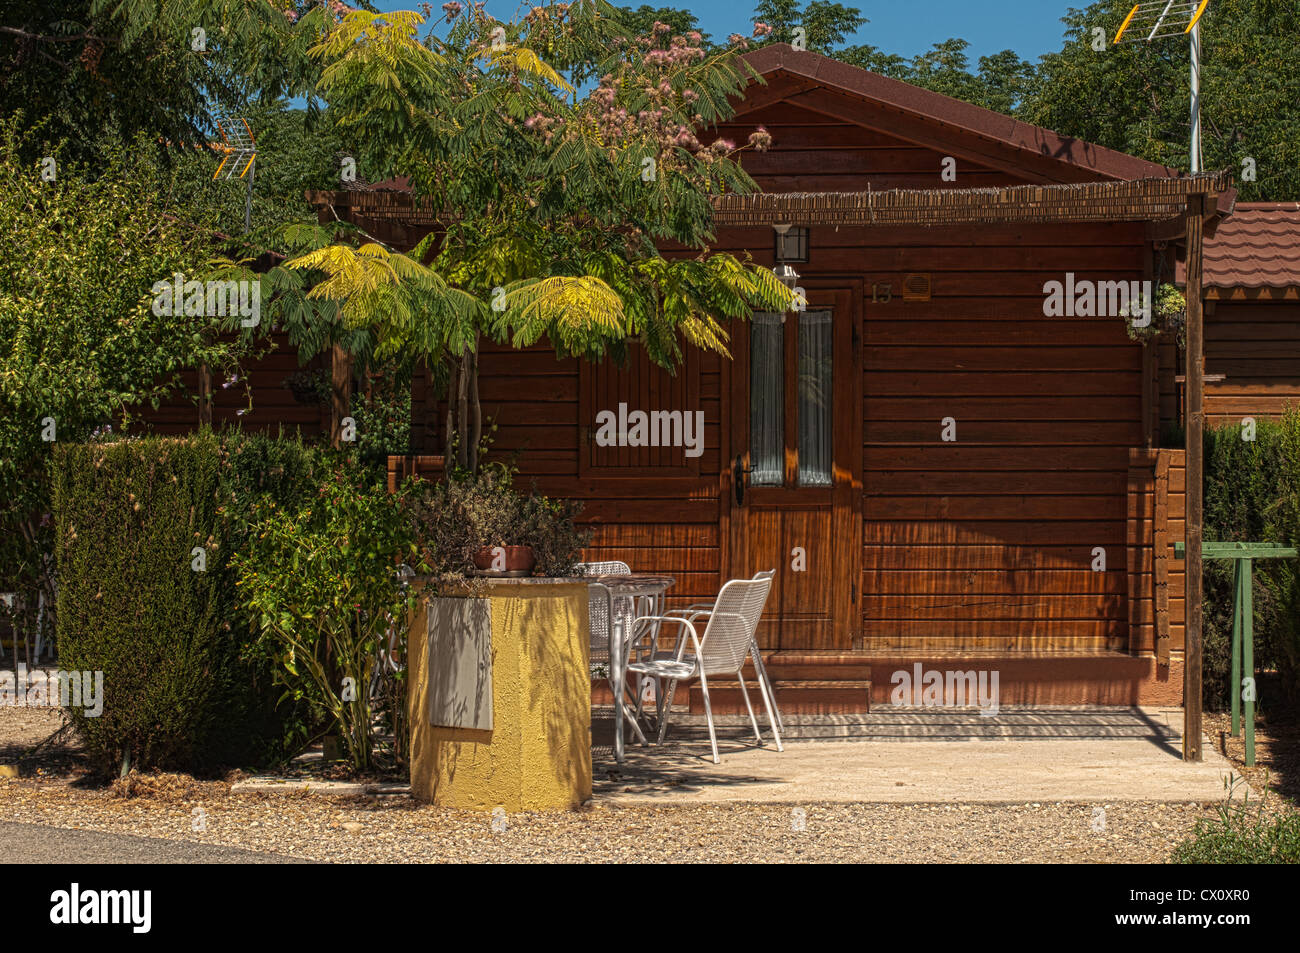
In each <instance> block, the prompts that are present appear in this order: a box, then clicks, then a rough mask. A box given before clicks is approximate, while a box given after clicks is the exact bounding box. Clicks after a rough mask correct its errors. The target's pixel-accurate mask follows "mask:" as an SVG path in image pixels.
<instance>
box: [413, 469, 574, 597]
mask: <svg viewBox="0 0 1300 953" xmlns="http://www.w3.org/2000/svg"><path fill="white" fill-rule="evenodd" d="M512 478H513V473H512V471H511V470H510V468H509V467H507V466H506V465H504V464H489V465H487V466H485V467H483V468H482V469H481V470H480V472H479V473H478V475H477V476H475V477H472V478H469V479H463V480H451V481H449V482H447V483H440V484H432V485H429V486H428V487H427V489H426V491H425V493H424V495H423V497H422V498H421V499H420V500H419V501H417V503H416V504H415V506H414V509H413V517H414V521H415V532H416V535H417V538H419V539H420V540H421V541H422V544H423V550H424V552H423V559H424V564H425V566H426V567H427V568H428V570H429V572H430V573H431V575H434V576H454V577H463V576H466V575H471V574H474V575H478V574H493V575H495V574H509V575H530V574H532V573H533V572H534V571H536V572H540V573H541V574H542V575H545V576H566V575H571V574H572V572H573V567H574V564H575V563H577V562H578V560H579V558H580V555H579V554H580V552H581V550H582V547H583V546H584V545H585V544H586V541H587V539H588V537H589V535H590V534H589V533H586V532H585V531H583V530H580V529H578V528H577V527H576V526H575V525H574V522H573V517H574V516H575V515H576V513H577V512H578V507H577V505H576V504H573V503H570V502H567V501H559V500H550V499H548V498H546V497H544V496H538V495H531V496H527V497H522V496H520V495H519V493H517V492H516V491H515V489H514V486H513V480H512Z"/></svg>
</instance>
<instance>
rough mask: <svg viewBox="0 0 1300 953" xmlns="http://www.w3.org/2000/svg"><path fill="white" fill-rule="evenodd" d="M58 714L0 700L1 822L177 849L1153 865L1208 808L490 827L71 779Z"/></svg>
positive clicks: (732, 810) (428, 812) (957, 807)
mask: <svg viewBox="0 0 1300 953" xmlns="http://www.w3.org/2000/svg"><path fill="white" fill-rule="evenodd" d="M60 723H61V718H60V716H59V714H58V713H57V712H54V711H50V710H48V709H47V710H40V709H22V708H0V764H2V763H6V762H8V763H14V762H15V761H21V763H22V767H23V771H22V774H23V776H22V777H21V778H17V779H3V778H0V821H3V822H10V823H14V824H35V825H43V826H45V827H54V828H62V829H66V830H72V831H83V832H100V833H104V834H118V835H136V836H142V837H151V838H163V839H165V840H167V841H171V842H174V843H175V844H176V845H177V847H178V849H180V850H184V849H185V848H187V847H189V848H193V847H197V846H198V845H215V846H221V847H227V848H237V849H241V850H247V851H256V852H259V853H263V854H275V855H282V856H284V857H292V858H298V859H303V860H318V861H329V862H349V863H351V862H362V863H367V862H369V863H394V862H403V863H409V862H466V861H469V862H473V861H501V862H554V861H579V862H583V861H587V862H602V861H604V862H611V861H614V862H629V861H648V862H658V863H663V862H672V861H697V862H698V861H703V862H764V861H773V862H816V861H863V862H903V863H954V862H994V863H997V862H1015V863H1033V862H1046V863H1087V862H1096V863H1153V862H1154V863H1159V862H1162V861H1164V860H1165V859H1166V858H1167V857H1168V855H1169V852H1170V850H1171V849H1172V848H1173V846H1174V844H1175V843H1177V842H1178V841H1179V840H1180V839H1181V838H1182V837H1183V836H1185V834H1186V833H1187V832H1189V831H1190V830H1191V828H1192V826H1193V825H1194V823H1195V821H1196V819H1197V818H1199V817H1212V816H1213V815H1214V805H1194V804H1164V803H1152V802H1117V803H1115V804H1110V805H1094V804H1080V803H1055V802H1044V803H1035V804H1023V805H1006V804H997V805H994V804H829V803H821V804H818V803H810V804H806V805H803V806H801V807H800V808H792V807H791V806H790V805H788V804H782V805H770V804H769V805H761V804H745V803H731V804H708V805H705V804H692V805H689V806H688V805H682V806H671V807H659V806H655V807H648V806H647V807H641V806H637V807H630V806H629V807H613V806H603V805H601V804H600V803H599V800H598V801H597V802H596V804H595V806H593V807H591V808H589V809H587V810H584V811H578V812H572V813H566V814H514V815H510V816H508V817H506V818H505V819H504V822H505V823H504V830H494V829H493V818H492V817H491V816H485V815H483V814H478V813H472V812H462V811H451V810H445V809H441V808H434V807H429V806H425V805H420V804H416V803H414V802H413V801H411V800H410V799H409V798H407V797H369V798H323V797H318V796H309V795H256V794H239V795H232V794H230V793H229V787H230V786H229V784H228V783H226V782H215V781H210V782H198V781H195V780H193V779H192V778H186V777H181V776H174V775H160V776H149V775H145V776H143V777H136V776H133V778H132V782H131V784H129V785H125V786H124V785H120V784H119V785H117V786H116V788H115V789H106V788H103V787H96V786H94V785H91V784H88V783H87V782H86V780H85V766H84V758H83V757H82V755H81V752H80V751H78V750H77V747H76V744H75V742H72V741H70V740H65V741H64V742H63V743H62V744H57V745H47V746H46V747H45V748H44V749H42V750H41V752H40V753H39V755H38V756H37V757H35V758H33V757H31V755H30V752H31V749H32V746H33V745H36V744H37V743H38V742H40V741H42V740H43V739H45V738H46V737H48V736H49V735H50V733H51V732H53V731H54V730H56V729H57V728H58V727H59V725H60ZM1098 807H1100V808H1102V809H1104V811H1105V814H1104V818H1103V817H1101V816H1099V815H1097V814H1096V810H1097V808H1098ZM800 810H802V812H803V814H802V815H800V814H799V813H798V812H799V811H800ZM1103 820H1104V825H1103V824H1101V823H1099V822H1101V821H1103ZM801 825H802V829H798V828H799V827H800V826H801ZM500 826H501V824H500V822H499V821H498V823H497V827H500ZM1098 827H1101V828H1103V829H1094V828H1098ZM19 830H20V829H18V828H13V827H9V828H8V829H7V831H6V834H5V836H4V837H2V838H0V862H4V861H10V862H30V860H31V858H32V857H33V856H42V857H46V858H48V859H49V860H50V861H52V862H53V861H59V860H65V861H66V860H70V859H71V858H69V857H67V856H61V855H60V854H59V852H58V850H57V849H55V845H57V844H58V843H59V842H60V841H59V840H58V838H57V837H53V838H51V839H50V840H49V841H46V840H45V839H44V838H42V840H41V843H42V844H43V845H45V846H46V847H47V848H49V849H45V850H39V851H33V849H32V847H31V845H30V844H26V842H25V841H24V842H22V843H19V841H18V840H17V839H16V838H24V837H25V836H26V835H23V834H21V833H19ZM67 842H68V843H69V844H72V843H75V844H77V845H79V846H80V845H89V847H87V848H86V849H93V850H96V851H98V852H99V853H100V854H103V855H104V859H105V860H110V861H112V860H116V861H118V862H126V861H130V860H131V859H132V857H133V856H134V854H133V852H132V850H131V849H130V845H123V844H122V843H120V842H117V841H116V840H114V839H110V838H92V837H81V838H68V839H67ZM51 850H54V852H53V853H51ZM202 853H203V852H201V851H197V852H194V853H193V856H195V857H198V856H200V855H201V854H202Z"/></svg>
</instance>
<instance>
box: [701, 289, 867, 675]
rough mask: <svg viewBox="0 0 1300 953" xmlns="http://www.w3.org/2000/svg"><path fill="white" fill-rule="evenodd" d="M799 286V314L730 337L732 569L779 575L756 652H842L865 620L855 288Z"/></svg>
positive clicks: (759, 319) (727, 510)
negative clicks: (803, 302)
mask: <svg viewBox="0 0 1300 953" xmlns="http://www.w3.org/2000/svg"><path fill="white" fill-rule="evenodd" d="M803 287H804V291H805V293H806V295H807V298H808V307H807V309H806V310H805V311H803V312H791V313H788V314H785V315H779V314H758V315H755V316H754V317H753V319H752V321H751V322H749V323H748V325H746V326H745V327H743V328H742V329H741V330H740V331H739V333H738V334H737V335H736V338H735V341H734V346H733V349H732V356H733V363H732V367H731V375H730V377H731V385H730V394H729V396H730V400H731V414H730V419H731V432H730V442H731V448H730V449H731V453H732V459H731V473H730V474H729V476H730V479H728V480H724V490H723V492H724V493H725V494H727V495H728V496H729V499H727V500H726V505H725V506H724V507H723V513H724V518H725V519H726V522H727V524H728V525H727V527H726V529H727V534H728V560H727V562H728V572H729V576H730V577H732V578H736V577H746V576H751V575H753V574H754V573H755V572H758V571H760V570H765V569H775V570H776V579H775V582H774V585H773V588H772V594H771V596H769V598H768V603H767V610H766V611H765V612H764V615H763V622H762V624H761V625H760V627H759V642H760V644H761V645H762V647H763V648H769V649H784V650H790V649H805V650H807V649H822V650H830V649H838V650H844V651H847V650H850V649H851V648H852V647H853V644H854V640H855V639H856V638H857V635H858V631H859V628H860V621H861V620H860V616H861V608H860V602H859V598H858V593H859V588H860V586H861V572H862V358H861V333H860V328H861V320H862V317H861V290H860V287H845V286H844V285H843V284H841V285H838V286H834V287H831V286H826V287H818V286H817V285H815V284H813V283H812V282H811V281H808V282H804V283H803Z"/></svg>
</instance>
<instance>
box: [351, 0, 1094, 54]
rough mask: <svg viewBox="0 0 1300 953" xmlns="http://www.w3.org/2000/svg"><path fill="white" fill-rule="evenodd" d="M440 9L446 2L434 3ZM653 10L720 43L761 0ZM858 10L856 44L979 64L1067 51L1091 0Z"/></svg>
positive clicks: (629, 1)
mask: <svg viewBox="0 0 1300 953" xmlns="http://www.w3.org/2000/svg"><path fill="white" fill-rule="evenodd" d="M432 2H433V5H434V8H435V10H436V9H437V8H438V7H440V6H441V0H432ZM614 2H616V3H622V5H624V6H628V5H630V6H634V7H635V6H640V5H641V2H642V0H614ZM646 2H650V3H651V5H652V6H676V7H681V8H685V9H689V10H691V11H693V12H694V13H695V15H696V16H697V17H699V20H700V25H701V27H703V29H704V30H706V31H707V32H709V33H710V34H712V35H713V37H714V39H722V38H725V37H726V36H727V35H728V34H731V33H743V34H745V35H748V34H749V32H750V30H751V29H752V20H751V15H752V12H753V8H754V0H681V2H676V3H674V2H671V0H662V2H661V0H646ZM840 2H841V3H843V4H844V5H845V6H856V7H857V8H858V9H859V10H861V11H862V14H863V15H864V16H865V17H866V18H867V20H868V21H869V22H868V23H867V25H866V26H864V27H863V28H862V29H861V30H860V31H859V33H858V35H857V37H856V40H857V41H858V42H862V43H871V44H873V45H875V46H878V47H880V48H881V49H882V50H884V51H885V52H886V53H897V54H899V55H901V56H905V57H911V56H914V55H916V54H917V53H922V52H924V51H926V50H928V49H929V48H930V47H931V46H932V45H934V44H935V43H938V42H941V41H942V40H946V39H948V38H949V37H954V36H955V37H961V38H962V39H964V40H967V41H969V43H970V48H969V49H968V50H967V53H968V55H969V56H970V61H971V65H972V67H973V66H974V65H975V64H976V63H977V62H978V61H979V57H981V56H987V55H989V54H991V53H997V52H998V51H1000V50H1004V49H1008V48H1010V49H1013V50H1015V51H1016V52H1017V53H1019V54H1020V55H1021V56H1023V57H1024V58H1025V59H1027V60H1029V61H1030V62H1037V60H1038V57H1039V56H1041V55H1042V54H1044V53H1053V52H1056V51H1057V50H1059V49H1060V48H1061V45H1062V34H1063V32H1064V29H1065V27H1064V25H1063V24H1062V23H1061V17H1062V16H1063V15H1064V14H1065V11H1066V9H1067V8H1069V7H1071V6H1074V7H1085V6H1087V5H1088V0H1072V2H1066V0H1062V2H1057V0H984V2H972V0H840ZM376 6H377V7H379V8H380V9H382V10H414V9H416V0H378V2H377V3H376ZM517 8H518V3H517V0H488V5H487V9H488V12H489V13H491V14H492V15H493V16H495V17H497V18H498V19H502V20H508V19H510V18H511V17H512V15H513V14H514V12H515V10H516V9H517Z"/></svg>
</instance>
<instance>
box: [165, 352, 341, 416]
mask: <svg viewBox="0 0 1300 953" xmlns="http://www.w3.org/2000/svg"><path fill="white" fill-rule="evenodd" d="M272 345H273V349H272V350H271V351H270V353H268V354H266V355H265V356H264V357H261V358H259V359H257V360H255V361H249V362H248V364H247V366H246V367H245V369H244V370H245V373H244V374H243V375H242V379H241V380H239V381H237V382H235V383H233V384H231V385H230V386H229V387H223V386H222V385H223V384H224V383H225V381H224V379H223V378H222V377H221V376H220V375H219V374H218V373H215V372H214V373H213V375H212V376H213V380H212V425H213V427H216V428H221V427H233V426H239V427H242V428H243V429H244V430H246V431H253V432H256V431H266V432H270V433H276V432H278V431H279V430H280V428H281V427H283V428H284V431H285V433H288V434H291V433H295V432H297V433H301V434H302V435H303V436H304V437H309V438H310V437H319V436H321V435H323V434H328V433H329V405H328V403H325V404H318V403H302V402H300V401H298V400H297V399H296V398H295V397H294V394H293V392H292V391H291V390H289V388H288V387H287V386H286V383H285V382H286V381H287V380H288V378H289V377H291V376H292V375H293V374H295V373H297V372H298V371H300V370H301V371H307V372H311V371H319V370H322V369H323V370H324V371H325V373H326V374H327V375H328V372H329V362H328V355H325V356H320V357H317V358H315V359H314V360H312V361H311V362H309V363H308V364H307V365H306V366H305V367H304V366H300V365H299V363H298V352H297V350H296V349H295V348H293V347H292V346H290V344H289V339H288V335H287V334H284V333H282V332H276V333H274V334H273V335H272ZM182 376H183V384H184V388H185V391H186V393H187V394H197V392H198V373H197V372H196V371H188V372H185V373H184V374H183V375H182ZM250 390H251V392H252V409H251V410H249V409H247V408H248V407H249V391H250ZM240 411H244V412H243V413H240ZM140 413H141V416H142V417H143V419H144V422H145V426H146V428H147V429H148V430H149V432H151V433H156V434H164V435H175V434H182V433H190V432H192V431H194V430H196V429H197V428H198V425H199V408H198V404H197V403H196V402H195V401H194V400H191V399H189V397H188V396H176V397H173V398H172V399H170V400H168V401H165V402H164V403H162V404H161V405H160V406H159V408H158V409H157V410H153V409H152V408H148V409H144V410H142V411H140Z"/></svg>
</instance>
